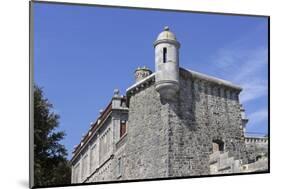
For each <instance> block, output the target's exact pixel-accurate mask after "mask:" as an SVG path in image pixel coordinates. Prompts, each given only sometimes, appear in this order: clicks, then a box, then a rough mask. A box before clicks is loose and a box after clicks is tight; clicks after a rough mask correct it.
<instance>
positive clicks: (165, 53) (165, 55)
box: [163, 47, 167, 63]
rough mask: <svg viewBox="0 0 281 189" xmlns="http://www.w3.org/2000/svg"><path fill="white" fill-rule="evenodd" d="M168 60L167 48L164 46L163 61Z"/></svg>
mask: <svg viewBox="0 0 281 189" xmlns="http://www.w3.org/2000/svg"><path fill="white" fill-rule="evenodd" d="M166 61H167V48H166V47H164V48H163V63H166Z"/></svg>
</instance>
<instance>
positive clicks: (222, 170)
mask: <svg viewBox="0 0 281 189" xmlns="http://www.w3.org/2000/svg"><path fill="white" fill-rule="evenodd" d="M209 163H210V174H227V173H239V172H241V171H240V167H241V166H240V161H239V160H234V157H229V155H228V152H221V151H216V152H214V153H212V154H211V155H210V160H209Z"/></svg>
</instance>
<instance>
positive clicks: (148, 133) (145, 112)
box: [71, 27, 268, 183]
mask: <svg viewBox="0 0 281 189" xmlns="http://www.w3.org/2000/svg"><path fill="white" fill-rule="evenodd" d="M154 49H155V72H154V73H152V72H151V71H150V70H149V69H148V68H146V67H143V68H138V69H137V70H136V71H135V77H136V83H135V84H133V85H132V86H130V87H129V88H128V89H127V92H126V96H121V95H120V94H119V91H118V90H115V91H114V95H113V97H112V100H111V102H110V103H109V105H108V106H107V107H106V108H105V110H104V111H100V116H99V118H98V119H97V121H96V122H95V123H92V124H91V128H90V129H89V131H88V133H87V134H86V135H85V136H83V138H82V139H81V142H80V144H79V145H78V146H76V147H75V148H74V152H73V157H72V160H71V162H72V183H83V182H100V181H114V180H136V179H153V178H169V177H180V176H198V175H210V174H228V173H239V172H253V171H266V170H267V146H268V145H267V144H268V143H267V138H264V137H263V138H260V139H254V138H251V137H246V136H245V127H246V124H247V121H248V120H247V118H246V116H245V112H244V109H243V107H242V105H241V103H240V102H239V94H240V92H241V90H242V88H241V87H239V86H237V85H234V84H232V83H230V82H228V81H225V80H222V79H218V78H215V77H211V76H208V75H205V74H202V73H198V72H195V71H192V70H189V69H184V68H180V66H179V49H180V43H179V41H177V39H176V36H175V35H174V34H173V33H172V32H171V31H170V30H169V28H168V27H165V28H164V31H162V32H161V33H160V34H159V35H158V37H157V39H156V41H155V42H154ZM261 141H262V142H261ZM259 142H261V143H262V144H263V145H259V144H257V143H259ZM253 146H254V147H253ZM260 146H263V147H262V148H260ZM256 148H259V149H261V150H260V152H258V151H255V150H252V149H256ZM250 149H251V150H250ZM265 151H266V152H265Z"/></svg>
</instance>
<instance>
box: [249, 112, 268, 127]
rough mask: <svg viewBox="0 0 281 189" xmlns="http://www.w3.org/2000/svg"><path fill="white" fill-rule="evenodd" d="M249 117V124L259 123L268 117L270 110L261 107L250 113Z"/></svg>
mask: <svg viewBox="0 0 281 189" xmlns="http://www.w3.org/2000/svg"><path fill="white" fill-rule="evenodd" d="M248 118H249V125H248V126H255V125H258V123H260V122H262V121H265V120H267V119H268V110H267V109H261V110H258V111H256V112H253V113H251V114H249V116H248Z"/></svg>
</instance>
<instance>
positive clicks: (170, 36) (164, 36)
mask: <svg viewBox="0 0 281 189" xmlns="http://www.w3.org/2000/svg"><path fill="white" fill-rule="evenodd" d="M166 42H167V43H173V44H175V45H177V46H178V47H180V43H179V42H178V41H177V38H176V35H175V34H174V33H173V32H171V31H170V29H169V27H168V26H166V27H165V28H164V31H162V32H161V33H160V34H159V35H158V37H157V39H156V41H155V42H154V46H156V45H157V44H159V43H166Z"/></svg>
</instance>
